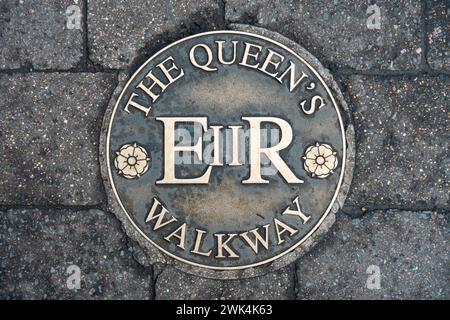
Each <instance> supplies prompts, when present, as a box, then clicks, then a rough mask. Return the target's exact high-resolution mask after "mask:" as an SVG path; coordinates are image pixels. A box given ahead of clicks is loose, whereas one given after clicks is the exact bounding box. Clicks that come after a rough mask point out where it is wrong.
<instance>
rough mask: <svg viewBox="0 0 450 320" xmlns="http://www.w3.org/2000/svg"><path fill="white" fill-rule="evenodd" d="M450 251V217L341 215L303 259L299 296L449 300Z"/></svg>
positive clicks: (399, 213) (397, 213) (390, 213)
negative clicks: (356, 217)
mask: <svg viewBox="0 0 450 320" xmlns="http://www.w3.org/2000/svg"><path fill="white" fill-rule="evenodd" d="M448 247H449V231H448V215H447V216H445V215H443V214H437V213H436V212H406V211H376V212H373V213H370V214H368V215H366V216H364V217H362V218H358V219H351V218H350V217H348V216H346V215H340V216H339V217H338V218H337V221H336V224H335V225H334V226H333V229H332V231H331V232H330V233H329V234H328V235H327V236H326V237H325V239H324V240H323V242H322V243H321V244H320V245H319V246H317V247H316V248H314V249H313V251H311V252H310V253H308V254H307V255H306V256H304V257H303V258H302V259H301V260H299V261H298V263H297V279H298V286H297V287H298V289H299V291H298V298H299V299H446V300H448V299H449V298H450V295H449V291H448V281H449V277H450V273H449V269H448V266H449V262H450V261H449V255H448ZM371 266H372V267H371ZM377 267H378V268H379V274H380V282H379V286H378V283H377V281H376V280H375V278H373V276H376V274H378V270H377ZM369 288H371V289H369ZM377 288H379V289H377Z"/></svg>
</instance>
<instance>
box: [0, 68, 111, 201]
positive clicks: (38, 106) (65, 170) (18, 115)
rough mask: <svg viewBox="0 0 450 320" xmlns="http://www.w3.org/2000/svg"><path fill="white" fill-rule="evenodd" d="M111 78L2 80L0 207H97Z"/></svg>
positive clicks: (59, 76) (32, 76)
mask: <svg viewBox="0 0 450 320" xmlns="http://www.w3.org/2000/svg"><path fill="white" fill-rule="evenodd" d="M114 84H115V76H114V75H112V74H100V73H96V74H87V73H78V74H73V73H67V74H66V73H32V74H15V75H7V74H3V75H0V119H1V120H0V139H1V141H2V143H1V144H0V161H1V163H2V170H1V171H0V205H3V206H18V205H25V206H45V205H97V204H99V203H102V202H103V201H104V197H103V194H102V189H103V187H102V181H101V177H100V169H99V165H98V140H99V134H100V126H101V121H102V117H103V112H104V110H105V108H106V105H107V103H108V99H109V96H110V94H111V92H112V90H113V86H114Z"/></svg>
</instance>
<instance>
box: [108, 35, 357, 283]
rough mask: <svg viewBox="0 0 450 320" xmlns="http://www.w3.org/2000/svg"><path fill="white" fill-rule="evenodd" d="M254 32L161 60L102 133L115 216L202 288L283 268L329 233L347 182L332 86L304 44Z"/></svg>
mask: <svg viewBox="0 0 450 320" xmlns="http://www.w3.org/2000/svg"><path fill="white" fill-rule="evenodd" d="M238 29H239V27H238ZM250 31H252V32H251V33H250V32H243V31H217V32H208V33H203V34H198V35H194V36H191V37H188V38H185V39H182V40H179V41H177V42H175V43H173V44H171V45H170V46H168V47H166V48H164V49H162V50H161V51H160V52H158V53H157V54H155V55H154V56H153V57H151V58H150V59H149V60H148V61H147V62H146V63H144V65H142V66H141V68H140V69H138V71H137V72H136V73H135V74H134V75H133V76H132V77H131V78H130V79H129V81H128V82H127V83H126V84H125V85H124V86H123V88H122V87H121V86H119V89H118V90H117V93H116V95H115V98H113V99H112V101H111V104H110V108H109V110H108V112H107V114H106V117H105V121H104V136H103V140H102V146H101V147H102V149H101V153H102V155H103V157H102V165H103V171H104V172H103V173H104V175H105V178H106V179H107V181H106V188H107V191H108V193H109V194H110V199H109V200H110V205H111V208H112V210H113V211H114V212H115V213H116V215H118V216H119V218H121V220H122V222H123V223H124V224H125V227H126V229H127V231H128V233H129V234H130V235H131V236H132V237H133V238H135V239H136V240H138V241H139V243H140V244H141V245H143V246H144V247H145V248H147V249H149V250H150V256H151V257H150V258H151V259H152V258H153V260H155V261H161V260H164V262H168V261H172V262H174V264H175V265H176V266H178V267H180V268H181V269H183V270H187V271H191V272H194V273H200V274H203V275H206V276H212V277H243V276H244V277H245V276H251V275H255V274H258V273H261V272H263V271H257V272H248V271H246V270H248V269H249V268H250V269H253V270H264V269H267V267H268V266H269V265H272V267H273V265H276V266H277V267H279V266H281V265H283V264H286V263H287V262H289V261H290V260H291V259H286V256H289V255H292V256H296V255H298V254H299V252H300V251H301V249H300V248H302V245H303V250H306V247H308V246H307V244H308V241H310V242H311V240H312V239H314V235H315V234H317V233H321V232H317V230H318V229H319V228H321V227H320V225H321V224H322V223H323V222H324V221H328V222H327V223H325V224H326V225H327V227H326V228H328V227H329V225H330V224H331V223H332V221H333V218H330V217H329V216H330V215H332V214H333V213H334V212H335V211H336V210H337V208H338V207H339V206H341V205H342V202H343V199H344V198H345V193H346V192H345V191H346V189H347V188H348V181H349V180H350V179H351V169H350V173H348V171H349V170H348V169H347V170H346V169H345V166H346V164H347V163H348V160H347V143H348V141H347V140H349V138H350V140H352V139H353V136H352V135H351V134H352V131H351V130H350V131H349V130H348V128H349V127H348V118H347V114H346V113H345V110H344V109H345V105H344V104H345V102H343V100H342V98H341V96H340V93H339V92H338V89H337V87H336V86H335V85H334V82H332V80H330V78H331V77H329V75H328V73H326V71H325V70H324V69H323V68H322V67H321V66H320V64H318V62H317V61H316V60H315V59H314V58H312V57H311V56H310V55H309V54H308V53H306V52H305V51H304V50H303V49H299V47H298V45H295V44H292V46H289V45H286V44H288V43H289V40H286V39H285V38H282V37H280V36H278V35H276V34H268V33H267V32H266V31H262V30H259V29H254V30H250ZM271 35H275V37H278V39H277V40H281V41H277V40H274V39H273V37H271ZM119 92H120V94H118V93H119ZM343 117H344V118H343ZM349 134H350V136H349ZM212 136H214V138H213V139H212V138H211V137H212ZM195 145H196V147H193V146H195ZM350 145H351V146H352V141H351V144H350ZM180 146H183V147H184V152H183V153H182V154H181V155H182V157H177V156H176V155H177V154H179V153H178V152H177V148H178V150H179V149H180ZM264 148H267V149H264ZM217 150H220V151H218V152H217ZM352 152H353V150H351V152H350V158H351V159H350V160H351V161H350V167H352V158H353V156H352ZM200 154H201V156H199V155H200ZM260 162H261V163H260ZM344 179H345V180H346V185H345V187H344V189H345V190H344V192H342V191H341V192H340V187H341V185H342V183H343V181H344ZM338 196H339V199H338V202H339V205H338V206H337V205H336V204H335V202H336V199H337V198H338ZM333 205H334V206H333ZM327 216H328V217H327ZM326 228H325V229H326ZM322 229H324V226H322ZM322 231H323V230H322ZM154 248H157V250H154ZM157 251H162V252H164V255H160V254H159V253H157ZM292 251H295V252H296V253H293V252H292ZM276 260H280V261H283V262H282V263H281V264H280V265H277V264H276V263H275V261H276ZM238 270H244V271H238ZM216 271H221V272H216Z"/></svg>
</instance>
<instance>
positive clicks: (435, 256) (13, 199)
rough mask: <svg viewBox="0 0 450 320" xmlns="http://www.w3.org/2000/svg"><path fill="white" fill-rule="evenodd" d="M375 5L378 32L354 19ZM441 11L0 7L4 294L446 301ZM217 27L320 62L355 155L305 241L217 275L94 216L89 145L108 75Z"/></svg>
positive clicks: (25, 1)
mask: <svg viewBox="0 0 450 320" xmlns="http://www.w3.org/2000/svg"><path fill="white" fill-rule="evenodd" d="M372 3H376V4H377V5H378V7H379V8H380V14H381V16H380V17H381V20H380V29H369V28H368V26H367V20H368V17H369V16H370V14H368V13H367V9H368V7H369V5H371V4H372ZM448 12H449V8H448V2H447V1H416V0H401V1H388V0H379V1H349V0H335V1H327V2H323V1H306V0H300V1H298V0H297V1H289V0H273V1H270V0H262V1H243V0H228V1H221V0H219V1H210V0H197V1H191V0H188V1H175V0H164V1H162V0H153V1H145V0H127V1H125V0H117V1H113V0H96V1H80V0H78V1H77V0H58V1H31V0H20V1H19V0H2V1H0V138H1V141H2V143H1V144H0V161H1V163H2V167H1V168H2V170H1V171H0V211H1V212H0V221H1V222H0V229H1V232H0V298H3V299H16V298H30V299H41V298H47V299H63V298H88V299H111V298H122V299H194V298H198V299H249V298H254V299H357V298H361V299H373V298H384V299H386V298H400V299H414V298H425V299H428V298H432V299H449V298H450V295H449V291H448V287H449V283H450V281H449V280H450V274H449V268H448V266H449V233H448V230H449V229H448V218H449V215H448V213H449V212H448V211H449V209H448V208H449V185H448V181H449V164H450V161H449V157H448V141H449V134H448V128H449V126H448V111H449V109H448V104H449V94H450V89H449V88H450V86H449V84H450V81H449V80H450V53H449V46H448V39H449V35H448V22H449V17H448ZM231 23H244V24H250V25H255V26H260V27H264V28H267V29H269V30H272V31H276V32H279V33H281V34H283V35H285V36H287V37H289V38H291V39H292V40H294V41H296V42H298V43H299V44H301V45H302V46H303V47H305V48H306V49H307V50H309V51H310V52H311V53H312V54H314V55H315V56H316V57H317V58H319V60H321V62H322V63H323V64H324V65H325V66H326V67H327V68H329V69H330V71H331V73H332V74H333V76H334V77H335V79H336V81H337V82H338V83H339V85H340V86H341V90H342V91H343V93H344V95H345V97H346V100H347V103H348V104H349V106H350V108H351V110H352V112H353V115H354V124H355V130H356V146H357V150H356V152H357V153H356V155H357V156H356V166H355V172H354V179H353V183H352V187H351V190H350V194H349V196H348V198H347V201H346V203H345V207H344V209H343V210H342V211H341V212H338V214H337V218H336V223H335V225H334V226H333V227H332V229H331V231H330V232H329V233H328V234H327V235H326V237H325V238H324V239H323V240H322V241H321V242H320V243H319V244H318V245H317V246H316V247H314V249H313V250H312V251H311V252H309V253H308V254H307V255H306V256H304V257H302V258H300V259H299V260H298V261H297V262H296V263H294V264H292V265H290V266H288V267H286V268H284V269H281V270H279V271H277V272H275V273H272V274H267V275H265V276H262V277H259V278H251V279H246V280H233V281H221V280H211V279H206V278H198V277H195V276H192V275H186V274H183V273H181V272H179V271H177V270H175V269H173V268H171V267H167V266H164V265H158V264H156V265H150V264H149V263H148V262H147V261H146V260H145V257H144V255H143V253H142V252H140V250H139V247H138V246H136V245H134V243H132V242H131V240H129V239H128V238H127V237H126V236H125V233H124V232H123V230H122V228H121V225H120V224H119V222H118V221H117V219H116V218H115V217H114V215H113V214H111V213H109V212H107V210H106V208H107V204H106V196H105V193H104V189H103V185H102V181H101V178H100V168H99V163H98V141H99V134H100V127H101V121H102V117H103V113H104V110H105V108H106V106H107V104H108V99H109V97H110V95H111V93H112V91H113V90H114V88H115V86H116V84H117V81H118V75H119V73H120V72H126V73H131V72H132V71H133V70H135V69H136V68H137V66H139V64H140V63H142V62H143V61H144V60H145V59H146V58H148V57H149V56H150V55H152V54H153V53H155V52H156V50H157V49H158V48H161V47H163V46H165V45H167V44H169V43H171V42H172V41H173V40H175V39H180V38H182V37H184V36H186V35H189V34H195V33H198V32H201V31H207V30H213V29H221V28H227V27H228V26H229V24H231ZM72 265H76V266H78V267H79V271H80V273H81V279H82V281H81V288H80V289H79V290H71V289H69V288H68V283H69V280H70V273H68V270H67V268H68V267H70V266H72ZM376 273H379V274H380V276H381V281H380V283H379V286H378V283H376V281H375V282H373V281H372V280H373V278H372V276H373V275H374V274H376Z"/></svg>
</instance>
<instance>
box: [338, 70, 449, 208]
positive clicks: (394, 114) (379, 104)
mask: <svg viewBox="0 0 450 320" xmlns="http://www.w3.org/2000/svg"><path fill="white" fill-rule="evenodd" d="M345 81H347V88H346V89H347V90H348V93H349V95H350V98H349V99H348V100H347V101H348V102H349V103H350V105H351V108H352V111H353V117H354V123H355V131H356V143H357V146H358V149H357V151H356V162H355V170H354V174H353V182H352V186H351V188H350V192H349V195H348V197H347V200H346V202H345V207H344V211H345V212H347V213H352V214H357V213H358V211H360V210H361V211H362V212H364V211H366V210H368V209H377V208H378V209H384V208H386V209H388V208H409V209H411V210H416V211H417V210H427V209H430V208H435V209H438V210H445V209H446V208H448V205H449V190H450V189H449V169H450V167H449V166H450V160H449V158H448V141H449V134H448V101H449V93H450V90H449V77H445V76H442V77H428V76H420V77H395V78H390V79H384V78H383V77H364V76H352V77H349V79H346V80H345ZM345 81H344V82H345Z"/></svg>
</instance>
